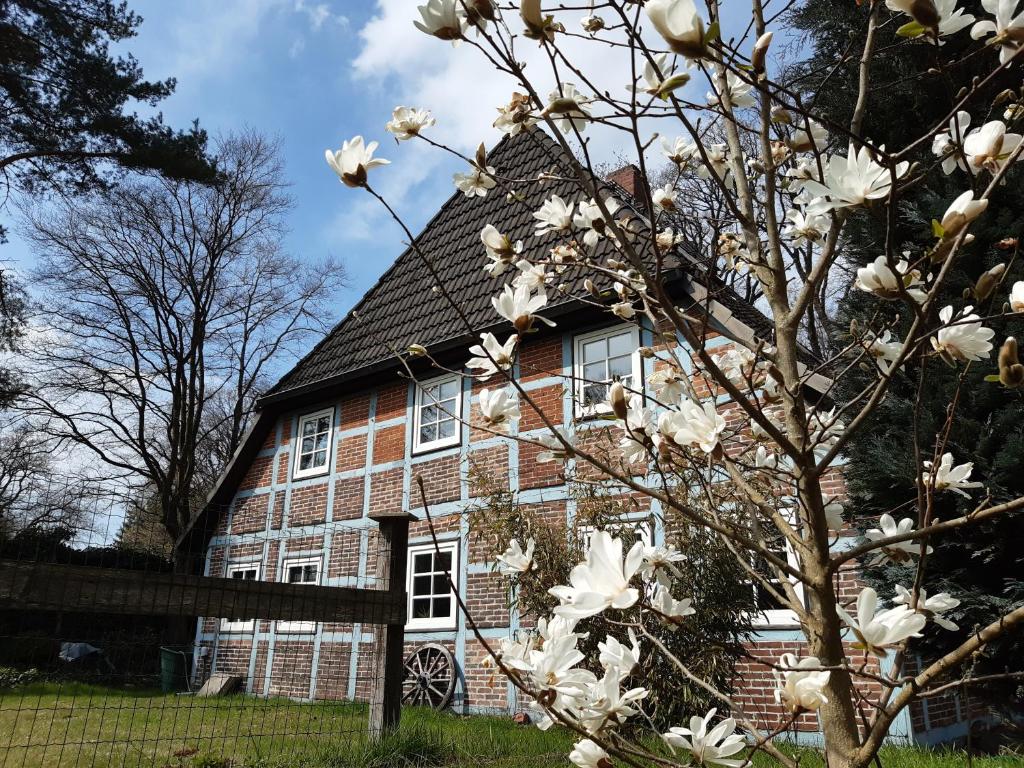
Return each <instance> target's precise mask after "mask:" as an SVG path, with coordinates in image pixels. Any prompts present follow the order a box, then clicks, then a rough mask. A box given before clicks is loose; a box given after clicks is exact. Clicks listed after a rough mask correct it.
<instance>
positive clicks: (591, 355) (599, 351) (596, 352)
mask: <svg viewBox="0 0 1024 768" xmlns="http://www.w3.org/2000/svg"><path fill="white" fill-rule="evenodd" d="M606 357H608V344H607V342H606V341H605V340H604V339H597V340H596V341H588V342H585V343H584V344H583V362H584V363H592V362H594V361H595V360H603V359H604V358H606Z"/></svg>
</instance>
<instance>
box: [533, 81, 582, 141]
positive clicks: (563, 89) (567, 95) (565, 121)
mask: <svg viewBox="0 0 1024 768" xmlns="http://www.w3.org/2000/svg"><path fill="white" fill-rule="evenodd" d="M589 102H590V99H587V98H586V97H585V96H583V94H582V93H580V92H579V91H578V90H577V89H576V86H575V85H573V84H572V83H561V84H560V85H559V86H558V88H556V89H555V90H553V91H552V92H551V93H549V94H548V104H547V106H546V107H544V114H549V115H552V116H553V119H554V121H555V125H557V126H558V129H559V130H560V131H561V132H562V133H569V132H570V131H572V130H573V129H575V130H577V131H579V132H580V133H582V132H583V131H585V130H586V128H587V122H588V121H589V120H590V107H588V106H587V104H588V103H589Z"/></svg>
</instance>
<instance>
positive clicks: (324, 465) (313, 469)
mask: <svg viewBox="0 0 1024 768" xmlns="http://www.w3.org/2000/svg"><path fill="white" fill-rule="evenodd" d="M333 428H334V409H333V408H325V409H324V410H322V411H317V412H316V413H308V414H306V415H305V416H303V417H302V418H300V419H299V434H298V445H297V446H296V448H295V469H294V471H293V472H292V477H295V478H299V477H312V476H313V475H322V474H324V473H325V472H327V470H328V469H329V468H330V465H331V435H332V432H333Z"/></svg>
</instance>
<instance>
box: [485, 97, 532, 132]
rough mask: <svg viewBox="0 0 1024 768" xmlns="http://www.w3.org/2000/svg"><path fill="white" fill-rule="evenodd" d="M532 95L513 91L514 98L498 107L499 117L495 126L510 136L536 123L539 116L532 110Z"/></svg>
mask: <svg viewBox="0 0 1024 768" xmlns="http://www.w3.org/2000/svg"><path fill="white" fill-rule="evenodd" d="M531 106H532V105H531V104H530V97H529V96H527V95H526V94H525V93H518V92H516V93H513V94H512V100H511V101H510V102H509V103H508V104H506V105H504V106H501V107H498V118H497V119H496V120H495V121H494V127H495V128H497V129H498V130H499V131H501V132H502V133H505V134H508V135H509V136H517V135H519V133H520V132H521V131H522V130H523V129H524V128H529V127H530V126H532V125H536V123H537V118H536V116H535V115H533V114H532V112H531V111H530V107H531Z"/></svg>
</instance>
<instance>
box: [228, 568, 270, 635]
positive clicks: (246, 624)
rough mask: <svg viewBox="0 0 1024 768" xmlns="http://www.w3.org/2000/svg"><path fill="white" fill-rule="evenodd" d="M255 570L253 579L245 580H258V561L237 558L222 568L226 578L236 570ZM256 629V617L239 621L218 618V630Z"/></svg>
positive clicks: (245, 630) (234, 631) (260, 569)
mask: <svg viewBox="0 0 1024 768" xmlns="http://www.w3.org/2000/svg"><path fill="white" fill-rule="evenodd" d="M253 570H254V571H256V578H255V579H245V581H259V580H260V572H261V571H262V570H263V569H262V568H261V564H260V563H259V561H252V560H249V561H245V560H237V561H231V562H229V563H228V564H227V566H226V567H225V568H224V577H225V578H227V579H230V578H232V576H231V574H233V573H235V572H237V571H253ZM254 629H256V619H240V620H239V621H232V620H231V619H225V618H222V619H221V620H220V631H221V632H226V633H231V634H234V633H239V632H252V631H253V630H254Z"/></svg>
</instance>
